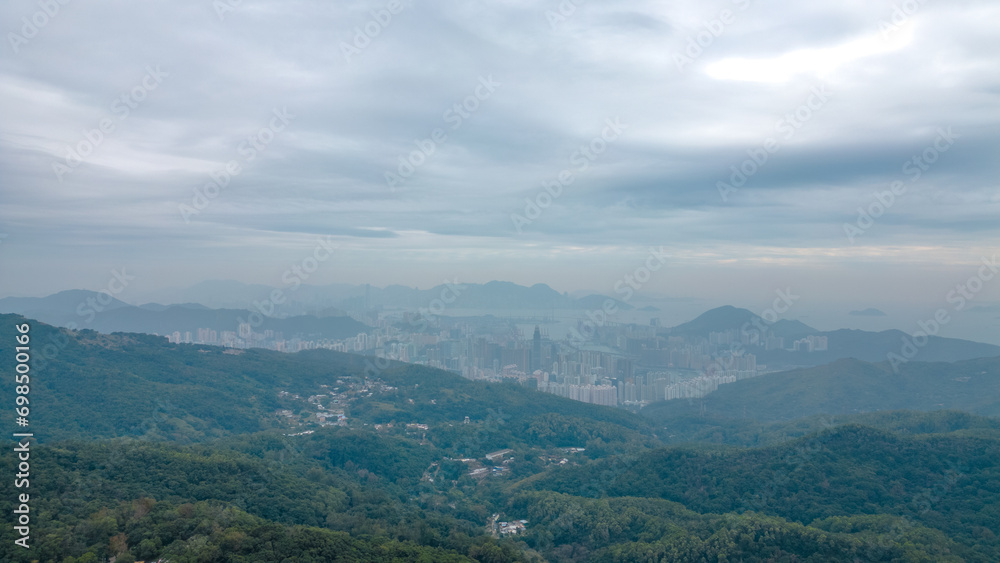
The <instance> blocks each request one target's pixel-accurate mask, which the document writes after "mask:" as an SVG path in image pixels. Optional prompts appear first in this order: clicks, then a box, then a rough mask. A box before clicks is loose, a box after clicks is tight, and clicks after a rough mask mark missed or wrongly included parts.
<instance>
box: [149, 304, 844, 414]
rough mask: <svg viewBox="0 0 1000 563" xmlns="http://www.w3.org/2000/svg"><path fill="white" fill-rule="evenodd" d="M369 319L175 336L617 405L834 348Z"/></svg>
mask: <svg viewBox="0 0 1000 563" xmlns="http://www.w3.org/2000/svg"><path fill="white" fill-rule="evenodd" d="M364 319H365V321H366V322H367V323H369V324H371V325H374V326H373V328H371V329H370V330H368V331H366V332H362V333H359V334H357V335H355V336H352V337H349V338H344V339H339V340H329V339H327V340H309V339H304V338H301V337H300V336H294V337H292V338H285V337H284V335H282V334H281V333H280V332H278V333H276V332H274V331H271V330H264V331H262V332H256V331H254V330H253V327H252V326H251V325H250V324H249V323H242V324H240V325H239V326H238V327H237V330H235V331H221V332H220V331H216V330H213V329H207V328H200V329H197V331H195V333H194V334H192V333H191V332H184V333H181V332H174V333H173V334H171V335H169V336H168V338H169V339H170V341H171V342H178V343H180V342H190V343H195V344H198V343H201V344H215V345H222V346H226V347H228V348H233V349H243V348H255V347H256V348H268V349H272V350H278V351H283V352H296V351H300V350H309V349H314V348H326V349H330V350H336V351H340V352H349V353H358V354H365V355H370V356H379V357H382V358H386V359H390V360H399V361H403V362H408V363H416V364H422V365H427V366H431V367H436V368H441V369H445V370H449V371H452V372H454V373H458V374H461V375H462V376H463V377H466V378H468V379H473V380H486V381H514V382H518V383H520V384H522V385H525V386H528V387H532V388H536V389H538V390H539V391H542V392H546V393H552V394H554V395H559V396H562V397H566V398H569V399H573V400H576V401H582V402H586V403H593V404H598V405H607V406H632V405H638V406H641V405H643V404H647V403H650V402H653V401H660V400H664V399H674V398H692V397H701V396H704V395H705V394H707V393H710V392H712V391H714V390H715V389H718V386H719V385H725V384H727V383H731V382H734V381H739V380H741V379H746V378H748V377H754V376H756V375H758V374H760V373H763V372H765V371H766V366H762V365H758V364H757V358H756V354H755V352H756V353H760V352H762V351H763V352H767V351H771V350H789V351H805V352H818V351H823V350H826V349H827V337H825V336H806V337H804V338H801V339H798V340H795V341H793V342H791V343H790V345H789V347H787V348H786V343H785V339H784V338H782V337H780V336H777V335H775V334H773V333H772V332H771V331H770V330H769V329H768V328H767V327H766V326H762V327H758V328H754V329H753V330H745V328H746V327H744V329H737V328H733V329H729V330H725V331H717V332H709V333H708V334H707V336H705V335H686V334H673V333H671V332H670V331H668V330H667V329H664V328H662V327H660V326H659V323H658V322H657V320H656V319H654V320H653V321H652V322H651V323H650V325H649V326H644V325H636V324H615V323H605V324H604V325H603V326H601V327H600V328H599V329H598V330H596V331H593V332H592V333H591V337H590V338H588V339H587V340H585V341H579V340H574V339H572V338H570V337H569V333H567V335H566V336H565V337H563V338H558V337H556V338H552V337H550V336H549V335H548V334H547V333H546V331H545V330H544V329H543V328H542V324H539V325H535V326H534V330H533V331H531V332H530V334H531V336H530V337H525V335H524V332H523V331H525V330H530V328H529V327H530V326H531V324H529V323H531V321H532V320H533V319H513V318H508V319H504V318H499V317H494V316H478V317H465V318H452V317H444V316H439V317H436V318H434V319H432V322H429V321H428V320H427V319H424V318H422V317H420V316H419V315H418V314H414V313H395V314H388V313H378V312H375V311H368V312H367V314H365V315H364ZM551 324H555V323H551ZM577 328H578V329H580V328H581V327H580V326H578V327H577ZM575 334H580V330H577V331H576V332H575Z"/></svg>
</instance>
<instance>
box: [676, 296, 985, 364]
mask: <svg viewBox="0 0 1000 563" xmlns="http://www.w3.org/2000/svg"><path fill="white" fill-rule="evenodd" d="M759 327H766V328H767V329H768V330H770V331H771V332H772V333H773V334H774V335H775V336H779V337H782V338H784V348H783V349H773V350H765V349H764V348H762V347H748V348H747V349H746V351H748V352H751V353H753V354H754V355H755V356H756V357H757V361H758V363H760V364H766V365H769V366H787V367H791V366H818V365H823V364H828V363H830V362H834V361H837V360H840V359H844V358H856V359H859V360H864V361H867V362H879V361H884V360H886V359H887V356H888V354H890V353H896V354H900V350H901V349H902V347H903V345H904V342H905V341H907V340H909V339H910V336H909V335H907V334H906V333H905V332H903V331H900V330H885V331H881V332H870V331H864V330H853V329H841V330H834V331H820V330H816V329H815V328H812V327H810V326H808V325H806V324H804V323H802V322H800V321H797V320H788V319H779V320H778V321H776V322H774V323H768V322H767V321H765V320H764V319H763V318H761V317H760V316H758V315H756V314H754V313H753V312H751V311H749V310H747V309H740V308H737V307H733V306H729V305H727V306H724V307H718V308H715V309H712V310H710V311H706V312H705V313H703V314H701V315H700V316H698V317H697V318H695V319H694V320H691V321H688V322H686V323H683V324H680V325H677V326H675V327H673V328H671V329H668V330H667V331H666V334H667V335H670V336H684V337H687V338H688V339H699V338H703V339H708V336H709V334H710V333H712V332H725V331H731V330H735V331H737V332H739V331H742V330H744V329H745V330H746V331H748V332H755V331H756V330H758V328H759ZM806 336H822V337H826V339H827V349H826V350H814V351H811V352H810V351H807V350H805V349H802V350H800V351H792V350H789V349H788V348H791V344H792V342H794V341H795V340H799V339H801V338H804V337H806ZM992 356H1000V346H995V345H992V344H984V343H981V342H971V341H968V340H960V339H956V338H944V337H940V336H931V337H929V338H928V340H927V343H926V345H924V346H922V347H921V348H920V351H919V356H918V359H920V360H922V361H932V362H956V361H961V360H968V359H972V358H984V357H992Z"/></svg>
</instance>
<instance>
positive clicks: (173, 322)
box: [0, 290, 368, 339]
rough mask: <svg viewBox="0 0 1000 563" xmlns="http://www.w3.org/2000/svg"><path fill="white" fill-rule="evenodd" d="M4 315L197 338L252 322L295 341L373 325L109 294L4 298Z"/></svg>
mask: <svg viewBox="0 0 1000 563" xmlns="http://www.w3.org/2000/svg"><path fill="white" fill-rule="evenodd" d="M0 313H14V314H18V315H23V316H25V317H28V318H31V319H38V320H40V321H42V322H45V323H49V324H52V325H56V326H64V327H70V328H76V329H91V330H96V331H98V332H104V333H112V332H140V333H146V334H161V335H168V334H171V333H173V332H175V331H179V332H181V333H183V332H186V331H190V332H192V333H194V332H195V331H197V330H198V329H199V328H207V329H212V330H215V331H218V332H222V331H234V332H235V331H236V330H237V329H238V326H239V324H240V322H253V321H254V320H256V321H259V322H257V323H254V325H255V326H254V331H255V332H263V331H265V330H273V331H275V332H281V333H282V334H283V335H284V337H285V338H292V337H294V336H300V337H308V338H310V339H314V338H331V339H343V338H348V337H351V336H355V335H357V334H358V333H360V332H364V331H366V330H367V329H368V326H366V325H364V324H362V323H360V322H358V321H356V320H354V319H352V318H350V317H346V316H322V317H317V316H313V315H299V316H294V317H288V318H273V317H264V316H262V315H261V316H260V317H258V316H257V315H254V317H253V319H251V317H250V315H251V312H250V311H248V310H240V309H209V308H207V307H205V306H203V305H200V304H197V303H185V304H181V305H160V304H158V303H150V304H146V305H141V306H138V307H136V306H133V305H129V304H127V303H124V302H122V301H119V300H117V299H114V298H112V297H109V296H108V295H107V294H101V293H96V292H93V291H85V290H69V291H62V292H59V293H56V294H55V295H50V296H48V297H27V298H18V297H7V298H5V299H0Z"/></svg>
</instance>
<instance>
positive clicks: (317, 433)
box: [0, 308, 1000, 563]
mask: <svg viewBox="0 0 1000 563" xmlns="http://www.w3.org/2000/svg"><path fill="white" fill-rule="evenodd" d="M121 310H125V309H124V308H123V309H121ZM22 323H28V324H30V325H31V330H30V331H29V335H30V342H29V343H28V346H29V347H30V355H31V356H32V358H31V364H30V372H29V374H28V376H29V377H30V382H27V383H26V384H29V385H30V398H31V402H30V409H31V411H30V413H29V414H28V415H25V416H27V417H28V418H30V426H29V428H28V429H30V430H32V431H34V432H35V439H34V440H33V441H32V443H31V450H30V451H31V456H30V463H31V476H32V482H31V485H32V487H31V499H32V500H31V512H30V514H31V532H32V534H31V540H32V549H31V550H30V551H29V550H23V549H21V548H18V547H16V545H15V544H14V539H15V538H16V537H17V534H18V532H17V531H16V528H14V527H12V526H7V527H3V528H0V560H2V561H10V562H11V563H30V562H32V561H38V562H44V563H48V562H56V563H98V562H100V561H106V560H109V559H110V558H112V557H114V558H115V561H116V562H118V563H130V562H132V561H135V560H137V559H139V560H145V561H157V560H161V559H168V560H171V561H233V562H236V561H254V562H264V563H272V562H273V563H284V562H286V561H302V562H307V561H315V562H319V561H334V560H336V561H345V562H353V561H359V562H360V561H387V562H399V563H402V562H403V561H445V562H450V561H455V562H458V561H475V562H479V563H519V562H524V563H528V562H531V563H536V562H540V561H551V562H553V563H610V562H618V563H624V562H626V561H627V562H648V563H654V562H659V561H702V560H704V561H745V562H761V563H763V562H764V561H795V560H798V561H837V560H845V558H846V560H861V561H974V562H980V561H982V562H987V561H996V560H997V559H998V557H1000V549H998V547H997V545H998V544H997V542H996V536H997V534H1000V512H998V511H997V510H996V506H998V505H1000V490H998V489H1000V473H998V471H1000V464H998V461H997V460H998V459H1000V452H998V447H997V444H998V443H1000V438H998V434H1000V426H998V424H997V421H996V420H995V419H983V418H981V417H975V416H970V415H968V414H965V413H955V412H936V413H931V414H922V413H915V412H908V413H896V414H884V415H879V417H875V418H869V419H867V420H866V421H862V420H861V419H859V420H858V421H854V422H852V423H849V424H846V425H845V424H840V425H836V426H835V425H833V424H832V422H831V423H828V424H824V426H823V427H824V429H823V430H822V431H820V432H817V433H810V432H809V431H805V435H804V436H803V435H802V432H803V431H802V429H803V428H809V427H810V426H811V425H813V424H815V422H816V421H815V420H814V419H807V420H804V421H803V420H799V421H790V422H787V423H782V424H780V425H779V424H775V425H772V426H770V427H768V428H766V429H764V431H763V433H764V434H766V436H764V437H763V438H762V439H761V440H760V443H766V444H768V445H767V446H766V447H753V448H734V447H723V446H718V445H712V444H689V445H683V446H672V447H666V448H664V447H663V442H662V441H661V440H660V439H659V438H658V437H657V433H663V428H662V425H661V423H659V422H656V421H653V420H651V418H650V417H647V416H640V415H637V414H634V413H631V412H628V411H625V410H620V409H613V408H609V407H601V406H596V405H590V404H584V403H580V402H575V401H571V400H568V399H563V398H560V397H556V396H554V395H549V394H544V393H538V392H536V391H533V390H530V389H528V388H526V387H523V386H520V385H517V384H512V383H486V382H482V381H469V380H466V379H463V378H461V377H458V376H456V375H454V374H451V373H449V372H445V371H442V370H437V369H432V368H427V367H423V366H415V365H407V364H401V363H397V362H387V363H385V364H382V363H378V364H376V363H373V359H372V358H366V357H363V356H357V355H351V354H342V353H337V352H332V351H328V350H309V351H304V352H299V353H295V354H282V353H277V352H271V351H268V350H261V349H251V350H231V349H222V348H216V347H211V346H200V345H185V344H170V343H168V342H167V341H166V340H165V339H164V338H162V337H156V336H152V335H148V334H128V333H115V334H111V335H106V334H101V333H99V332H96V331H93V330H79V331H69V330H66V329H59V328H56V327H52V326H49V325H46V324H45V323H42V322H37V321H33V320H28V319H24V318H23V317H20V316H17V315H0V360H3V361H7V362H8V363H9V364H10V365H13V364H14V361H13V356H14V351H15V350H14V347H15V345H16V344H15V343H16V341H15V338H14V337H15V332H16V329H15V326H16V325H18V324H22ZM976 362H982V363H976ZM855 363H857V362H855ZM992 365H994V366H995V363H994V364H992ZM949 366H952V365H951V364H930V363H926V364H920V363H917V362H911V363H909V364H907V365H906V366H904V367H905V370H904V375H907V376H908V377H910V378H911V379H913V380H914V381H924V380H928V381H930V380H933V379H935V378H937V379H938V380H940V381H941V384H942V389H946V388H947V386H948V383H949V381H948V378H952V376H954V377H953V379H954V381H953V382H952V383H953V384H954V385H953V386H955V387H961V386H962V385H965V384H970V385H972V386H974V387H975V388H976V389H977V390H979V391H980V393H981V395H982V398H981V402H980V403H975V404H972V407H977V406H983V405H988V404H989V401H990V400H991V397H993V398H995V397H996V396H997V394H996V393H995V390H994V389H993V388H992V387H990V386H989V384H988V383H989V381H992V380H995V379H996V378H995V377H992V380H991V379H990V377H987V376H990V374H993V376H995V374H996V372H995V371H993V372H990V371H989V370H991V369H993V367H991V366H990V365H988V364H987V363H986V362H985V360H983V361H971V362H965V363H963V364H955V365H954V366H952V367H954V368H955V371H954V372H952V371H948V368H949ZM907 370H908V371H907ZM977 370H978V371H977ZM800 371H807V370H800ZM979 371H981V372H982V373H979ZM765 377H767V376H765ZM865 377H867V378H869V379H877V378H878V377H880V376H879V374H878V373H876V372H874V371H866V372H864V373H862V374H858V376H857V379H858V380H859V381H860V380H861V379H863V378H865ZM828 378H829V375H828ZM762 379H763V378H762ZM750 381H752V380H750ZM817 384H819V382H818V381H813V380H809V381H805V382H803V385H802V389H800V391H802V392H804V391H808V389H809V385H817ZM734 385H739V384H734ZM901 386H902V387H904V388H905V387H907V386H906V385H904V384H901ZM724 389H725V387H724V388H723V390H724ZM723 390H720V391H719V392H720V393H721V392H723ZM876 390H881V388H880V387H877V389H876ZM775 391H776V390H775V389H774V388H768V389H766V390H764V391H761V392H759V393H758V396H757V399H758V400H759V401H762V400H763V399H764V398H766V397H764V395H765V394H766V393H774V392H775ZM821 391H822V390H821ZM912 391H913V393H912V394H913V395H914V397H916V398H917V399H919V398H921V397H923V395H922V394H921V392H920V390H919V389H915V390H912ZM942 392H943V391H942ZM15 393H17V391H16V389H15V387H14V386H13V385H9V386H0V402H3V403H5V404H13V403H14V402H15V401H14V396H15ZM22 394H23V393H22ZM952 394H953V395H955V396H956V397H959V396H960V397H959V398H962V400H963V401H964V400H967V399H968V397H969V396H970V395H969V394H967V393H966V394H962V393H959V392H957V391H955V392H954V393H952ZM710 397H711V396H710ZM818 397H819V395H817V396H816V397H813V396H807V397H806V399H808V400H805V401H803V402H804V403H809V401H813V402H816V401H817V400H818ZM786 399H792V398H790V397H786ZM838 399H839V400H847V399H849V397H846V396H843V395H841V396H838ZM866 400H872V397H867V398H866ZM956 400H957V399H956ZM774 408H775V405H762V406H761V408H760V411H750V412H748V414H750V415H754V416H759V415H760V413H761V412H767V411H768V410H769V409H771V410H773V409H774ZM748 410H749V409H748ZM642 414H646V413H642ZM715 414H716V415H717V416H719V417H725V416H728V417H731V420H730V422H731V423H732V424H733V426H732V427H730V428H728V429H727V431H729V432H732V433H734V434H735V433H737V432H740V433H741V434H740V436H743V435H746V434H748V433H752V432H755V431H757V430H756V429H759V428H760V423H759V422H757V421H753V420H750V419H747V420H746V421H744V427H743V428H737V427H736V424H737V422H736V421H735V420H732V419H733V418H737V417H739V416H740V414H741V413H738V412H737V411H736V407H732V410H731V412H728V413H715ZM688 416H689V417H690V416H691V415H688ZM694 416H698V415H694ZM763 418H764V417H761V419H763ZM338 420H339V422H334V421H338ZM737 420H738V419H737ZM859 421H860V422H869V423H871V424H876V425H878V428H874V427H871V426H865V425H863V424H859V423H858V422H859ZM666 430H667V431H668V432H669V431H670V428H669V427H668V428H667V429H666ZM796 433H798V435H796ZM788 438H791V439H788ZM18 463H21V461H19V460H18V459H17V458H16V457H15V456H4V457H3V459H2V460H0V470H2V471H3V472H5V474H8V475H14V474H15V472H16V471H19V469H18V466H17V465H16V464H18ZM17 492H18V490H17V489H15V485H14V479H5V480H2V481H0V511H4V512H6V513H8V514H12V513H14V512H13V511H14V509H15V508H17V503H18V502H21V501H19V500H16V499H17V496H16V493H17ZM500 521H504V522H507V523H508V524H507V527H506V528H501V527H500V526H501V525H500V524H499V523H498V522H500ZM522 524H523V527H521V528H516V526H517V525H522ZM511 527H515V529H517V530H518V531H517V534H515V535H512V536H510V537H497V536H501V532H500V530H501V529H502V530H509V529H510V528H511Z"/></svg>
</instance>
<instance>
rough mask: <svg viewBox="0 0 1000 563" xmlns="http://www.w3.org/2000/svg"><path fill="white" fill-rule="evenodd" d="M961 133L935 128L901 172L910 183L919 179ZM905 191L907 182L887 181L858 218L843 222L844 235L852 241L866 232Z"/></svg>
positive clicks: (859, 210) (905, 163) (862, 208)
mask: <svg viewBox="0 0 1000 563" xmlns="http://www.w3.org/2000/svg"><path fill="white" fill-rule="evenodd" d="M959 137H961V135H956V134H955V133H954V132H953V131H952V130H951V127H949V128H947V129H938V130H937V137H936V138H935V139H934V142H933V143H931V144H930V145H929V146H928V147H927V148H925V149H924V150H923V151H922V152H921V153H920V154H915V155H913V156H912V157H911V158H908V159H907V160H906V162H904V163H903V168H902V171H903V174H905V175H906V176H907V177H909V181H910V182H911V183H913V182H916V181H917V180H919V179H920V178H921V177H922V176H923V175H924V173H925V172H927V171H928V170H930V168H931V166H932V165H933V164H934V163H935V162H937V161H938V159H940V158H941V155H942V154H944V153H946V152H948V151H949V150H950V149H951V147H952V146H953V145H954V144H955V139H958V138H959ZM905 193H906V184H905V183H904V182H903V181H901V180H894V181H893V182H892V183H891V184H889V189H888V190H885V191H881V192H878V191H876V192H873V193H872V201H871V202H870V203H869V204H868V206H867V207H859V208H858V218H857V219H855V221H854V223H844V234H845V235H847V240H848V241H850V243H851V244H854V241H855V240H856V239H857V238H858V237H859V236H861V235H863V234H865V233H866V232H868V229H870V228H872V227H873V226H874V225H875V221H876V220H878V219H879V218H881V217H882V216H883V215H885V213H886V212H887V211H889V209H891V208H892V206H893V205H895V204H896V201H897V197H898V196H901V195H903V194H905Z"/></svg>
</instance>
